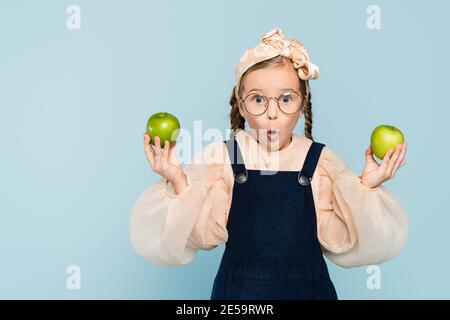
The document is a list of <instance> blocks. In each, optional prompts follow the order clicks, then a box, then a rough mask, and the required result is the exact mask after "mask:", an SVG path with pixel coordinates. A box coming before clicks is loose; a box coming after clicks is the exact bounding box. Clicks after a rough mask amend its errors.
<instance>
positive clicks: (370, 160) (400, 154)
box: [361, 143, 406, 188]
mask: <svg viewBox="0 0 450 320" xmlns="http://www.w3.org/2000/svg"><path fill="white" fill-rule="evenodd" d="M405 155H406V143H402V144H399V145H397V148H396V150H395V153H394V149H390V150H389V151H388V152H387V153H386V155H385V156H384V158H383V162H382V163H381V165H379V164H378V163H377V162H376V161H375V158H374V157H373V150H372V148H371V147H370V146H369V147H368V148H367V149H366V166H365V167H364V170H363V173H362V175H361V183H362V184H364V185H365V186H367V187H368V188H376V187H378V186H379V185H380V184H382V183H383V182H385V181H387V180H390V179H392V178H393V177H394V176H395V173H396V172H397V169H398V168H400V167H402V166H403V165H404V164H405V163H406V160H405Z"/></svg>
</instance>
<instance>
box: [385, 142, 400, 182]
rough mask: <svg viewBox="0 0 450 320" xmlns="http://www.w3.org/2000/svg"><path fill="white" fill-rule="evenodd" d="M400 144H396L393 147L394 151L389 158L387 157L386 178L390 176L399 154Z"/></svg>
mask: <svg viewBox="0 0 450 320" xmlns="http://www.w3.org/2000/svg"><path fill="white" fill-rule="evenodd" d="M401 147H402V146H401V145H397V146H396V147H395V152H394V154H393V155H392V157H391V159H389V162H388V166H387V170H386V174H387V177H388V178H391V177H392V171H394V168H395V164H396V163H397V160H398V157H399V156H400V151H401Z"/></svg>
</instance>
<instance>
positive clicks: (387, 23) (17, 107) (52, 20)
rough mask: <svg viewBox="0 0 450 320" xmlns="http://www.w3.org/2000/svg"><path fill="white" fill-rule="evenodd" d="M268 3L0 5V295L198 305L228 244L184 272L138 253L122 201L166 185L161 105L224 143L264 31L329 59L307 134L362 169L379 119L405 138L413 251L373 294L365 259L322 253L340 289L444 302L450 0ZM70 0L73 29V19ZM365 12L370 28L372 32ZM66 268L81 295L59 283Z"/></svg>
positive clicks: (391, 266)
mask: <svg viewBox="0 0 450 320" xmlns="http://www.w3.org/2000/svg"><path fill="white" fill-rule="evenodd" d="M273 3H274V2H273V1H261V0H258V1H245V2H244V1H237V0H227V1H206V0H203V1H181V0H180V1H160V2H156V1H153V2H150V1H81V0H78V1H73V2H69V1H3V0H2V1H1V2H0V26H1V27H0V41H1V44H0V48H1V49H0V88H1V89H0V107H1V116H0V143H1V144H0V147H1V149H0V155H1V158H0V159H1V166H0V194H1V201H0V254H1V263H0V298H4V299H5V298H6V299H13V298H24V299H31V298H37V299H46V298H57V299H105V298H111V299H133V298H137V299H175V298H176V299H208V298H209V295H210V291H211V287H212V282H213V279H214V276H215V273H216V270H217V268H218V265H219V262H220V256H221V254H222V251H223V245H222V246H220V247H218V248H216V249H214V250H212V251H201V252H199V253H198V254H197V256H196V257H195V259H194V261H193V262H192V263H190V264H188V265H185V266H176V267H157V266H154V265H152V264H150V263H148V262H147V261H145V260H144V259H143V258H141V257H140V256H138V255H137V254H135V252H134V251H133V249H132V247H131V243H130V240H129V234H128V223H129V217H130V211H131V208H132V206H133V205H134V203H135V202H136V200H137V197H138V196H139V194H140V193H141V192H142V191H143V190H144V189H145V188H147V187H148V186H149V185H151V184H152V183H154V182H156V181H157V179H159V176H158V175H157V174H155V173H153V172H152V171H151V169H150V167H149V165H148V163H147V160H146V159H145V156H144V152H143V148H142V133H143V131H144V130H145V125H146V122H147V119H148V117H149V116H150V115H151V114H153V113H155V112H159V111H168V112H171V113H174V114H176V115H177V117H178V118H179V119H180V121H181V122H182V126H183V127H184V128H186V129H188V130H192V128H193V124H194V121H203V128H204V129H208V128H218V129H220V130H221V131H222V132H223V133H224V135H225V130H226V129H228V128H229V127H230V125H229V121H228V119H227V118H226V117H227V114H228V112H229V109H230V106H229V104H228V101H229V98H230V94H231V91H232V87H233V85H234V81H235V79H234V68H235V63H236V61H237V60H238V59H239V57H240V56H241V55H242V53H243V52H244V50H245V49H247V48H249V47H252V46H254V45H256V44H257V43H258V42H259V40H260V38H261V37H262V35H264V34H265V33H266V32H268V31H270V30H271V29H272V28H274V27H279V28H282V29H283V30H284V32H285V34H286V37H287V38H295V39H298V40H300V41H302V42H303V43H304V44H305V46H306V48H307V50H308V51H309V53H310V55H311V58H312V60H313V61H314V62H315V63H316V64H317V65H318V66H319V67H320V68H321V77H320V79H318V80H315V81H312V82H311V86H312V94H313V114H314V122H313V137H314V139H315V140H316V141H319V142H323V143H325V144H326V145H327V146H329V147H330V148H331V149H332V150H333V151H334V152H336V154H338V155H339V156H340V157H341V158H343V159H344V160H345V161H346V162H347V164H348V165H349V166H350V168H351V169H352V170H353V171H354V172H356V173H358V174H360V173H361V172H362V169H363V167H364V161H365V159H364V150H365V148H366V147H367V146H368V144H369V138H370V133H371V131H372V129H373V128H374V127H375V126H377V125H379V124H384V123H387V124H392V125H395V126H397V127H398V128H400V129H401V130H402V131H403V133H404V134H405V137H406V142H407V143H408V153H407V156H406V159H407V164H406V166H404V167H403V168H401V169H400V170H399V171H398V172H397V174H396V176H395V178H394V179H393V180H390V181H388V182H386V183H385V184H384V185H385V186H386V187H387V188H388V189H389V190H391V191H392V192H393V193H394V194H395V195H396V196H397V197H398V198H399V199H400V200H401V202H402V204H403V205H404V206H405V208H406V209H407V211H408V214H409V216H410V218H411V221H412V228H411V234H410V238H409V240H408V243H407V246H406V247H405V249H404V251H403V252H402V254H401V255H400V256H399V257H397V258H396V259H394V260H392V261H389V262H387V263H384V264H382V265H381V266H380V267H381V272H382V280H381V289H379V290H369V289H368V288H367V286H366V279H367V278H368V276H369V275H368V274H367V273H366V268H365V267H361V268H354V269H349V270H347V269H342V268H340V267H338V266H335V265H333V264H331V263H329V266H330V272H331V276H332V278H333V280H334V282H335V285H336V288H337V291H338V295H339V297H340V298H341V299H390V298H395V299H403V298H412V299H418V298H438V299H441V298H447V299H448V298H450V292H449V289H448V287H449V285H450V281H449V276H448V270H449V268H450V258H449V255H448V248H447V244H448V243H450V233H449V232H448V229H449V225H450V217H449V212H448V208H446V207H445V201H447V200H448V199H449V197H448V181H449V174H448V171H447V168H448V159H449V156H450V152H449V148H448V138H449V135H448V131H447V130H448V117H449V115H450V113H449V108H448V107H449V104H448V94H449V90H448V88H447V87H448V74H449V67H450V64H449V62H448V60H447V59H448V57H449V53H450V46H449V42H448V40H445V39H448V35H446V33H448V30H450V28H449V27H450V21H449V19H448V14H449V12H450V5H449V2H448V1H444V0H442V1H437V0H434V1H414V2H412V1H395V2H394V1H361V0H358V1H356V0H353V1H278V2H277V4H276V5H273ZM70 4H75V5H78V6H79V7H80V9H81V29H80V30H69V29H68V28H67V27H66V20H67V19H68V17H69V14H67V13H66V9H67V7H68V6H69V5H70ZM372 4H374V5H378V6H380V9H381V29H380V30H369V29H368V28H367V26H366V20H367V18H368V16H369V14H368V13H366V9H367V7H368V6H369V5H372ZM303 123H304V122H303V119H302V120H301V121H300V122H299V123H298V125H297V127H296V132H297V133H298V134H302V135H303ZM205 144H206V143H205ZM69 265H78V266H80V268H81V290H69V289H68V288H67V287H66V280H67V277H68V274H67V273H66V268H67V267H68V266H69Z"/></svg>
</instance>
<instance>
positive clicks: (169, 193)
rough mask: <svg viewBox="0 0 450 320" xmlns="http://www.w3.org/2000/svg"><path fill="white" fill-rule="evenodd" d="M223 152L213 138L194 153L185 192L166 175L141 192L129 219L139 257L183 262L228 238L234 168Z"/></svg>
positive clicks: (170, 263)
mask: <svg viewBox="0 0 450 320" xmlns="http://www.w3.org/2000/svg"><path fill="white" fill-rule="evenodd" d="M225 150H226V147H225V144H224V143H223V142H214V143H211V144H210V145H208V146H207V147H205V148H204V149H203V150H201V151H200V152H198V153H197V154H196V155H194V157H193V158H192V159H191V162H190V163H189V164H188V165H187V167H186V169H184V172H185V174H186V177H187V187H186V189H184V190H183V191H182V192H181V193H179V194H176V193H175V190H174V188H173V186H172V184H171V183H170V182H168V181H167V180H166V179H164V178H161V179H159V181H157V182H156V183H155V184H153V185H151V186H149V187H148V188H147V189H145V190H144V191H143V192H142V194H141V195H140V196H139V197H138V199H137V201H136V203H135V205H134V206H133V208H132V211H131V217H130V222H129V233H130V239H131V243H132V245H133V248H134V250H135V251H136V252H137V253H138V254H139V255H141V256H143V257H144V258H145V259H146V260H148V261H150V262H152V263H154V264H156V265H163V266H168V265H181V264H187V263H189V262H191V261H192V259H193V258H194V256H195V254H196V252H197V251H198V250H199V249H204V250H210V249H213V248H215V247H217V246H218V245H219V244H220V243H223V242H225V241H227V239H228V233H227V230H226V220H227V217H228V210H229V208H230V206H231V190H232V188H230V181H232V180H230V177H231V179H232V171H231V168H230V166H226V165H224V163H225V162H224V161H223V159H224V156H225V154H224V152H225ZM230 175H231V176H230Z"/></svg>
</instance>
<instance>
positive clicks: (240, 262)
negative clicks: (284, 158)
mask: <svg viewBox="0 0 450 320" xmlns="http://www.w3.org/2000/svg"><path fill="white" fill-rule="evenodd" d="M224 143H226V145H227V148H228V153H229V155H230V161H231V165H232V168H233V174H234V178H235V182H234V185H233V198H232V203H231V208H230V212H229V215H228V221H227V230H228V235H229V237H228V241H227V242H226V243H225V251H224V253H223V256H222V260H221V262H220V266H219V270H218V272H217V275H216V277H215V280H214V285H213V288H212V293H211V299H212V300H227V299H249V300H259V299H307V300H315V299H324V300H325V299H327V300H337V299H338V297H337V294H336V290H335V288H334V285H333V283H332V281H331V279H330V276H329V273H328V268H327V265H326V263H325V260H324V258H323V254H322V251H321V248H320V244H319V240H318V238H317V223H316V211H315V207H314V199H313V193H312V189H311V180H312V176H313V173H314V170H315V168H316V166H317V162H318V159H319V156H320V153H321V151H322V148H323V147H324V146H325V145H324V144H321V143H318V142H313V143H312V144H311V146H310V148H309V150H308V153H307V156H306V158H305V162H304V164H303V168H302V169H301V171H270V170H250V169H247V168H246V167H245V163H244V161H243V158H242V154H241V152H240V149H239V145H238V143H237V141H236V139H230V140H225V141H224ZM274 173H275V174H274Z"/></svg>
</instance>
